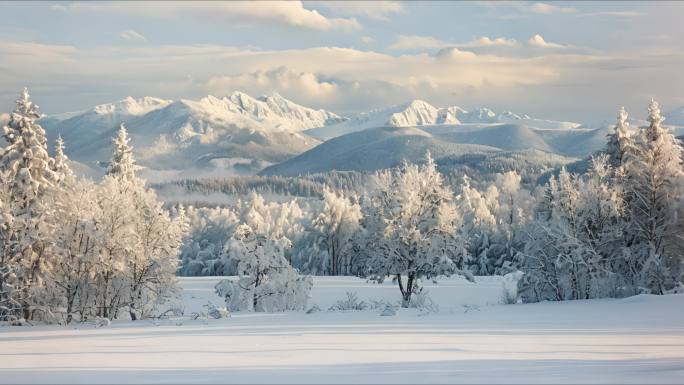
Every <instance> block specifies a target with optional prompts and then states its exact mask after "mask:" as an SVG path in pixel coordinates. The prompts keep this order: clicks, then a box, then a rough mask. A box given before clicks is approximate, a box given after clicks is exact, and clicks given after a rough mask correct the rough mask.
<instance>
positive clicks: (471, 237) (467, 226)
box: [456, 176, 496, 275]
mask: <svg viewBox="0 0 684 385" xmlns="http://www.w3.org/2000/svg"><path fill="white" fill-rule="evenodd" d="M461 186H462V187H461V193H460V194H459V196H458V198H457V200H456V201H457V210H458V212H459V214H460V215H461V216H462V226H461V227H460V228H459V229H458V231H459V233H460V235H461V236H462V239H467V240H468V246H467V247H468V254H469V255H468V258H467V260H468V261H472V262H474V269H473V270H474V271H475V272H476V273H477V274H480V275H490V274H493V273H494V266H493V263H492V261H490V258H491V256H490V254H491V253H490V247H491V243H490V241H491V238H492V237H493V236H494V234H495V232H496V217H495V216H494V213H493V211H494V209H495V207H493V205H494V204H495V203H496V202H495V201H492V200H491V199H488V198H489V197H487V196H486V195H485V194H483V193H481V192H480V191H479V190H478V189H476V188H474V187H472V186H471V185H470V181H469V178H468V177H467V176H466V177H464V178H463V183H462V185H461Z"/></svg>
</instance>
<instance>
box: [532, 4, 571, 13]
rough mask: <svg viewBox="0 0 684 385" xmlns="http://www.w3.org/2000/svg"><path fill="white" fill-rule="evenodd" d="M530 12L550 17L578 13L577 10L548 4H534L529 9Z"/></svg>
mask: <svg viewBox="0 0 684 385" xmlns="http://www.w3.org/2000/svg"><path fill="white" fill-rule="evenodd" d="M529 10H530V12H532V13H537V14H541V15H550V14H553V13H576V12H577V9H576V8H572V7H559V6H557V5H551V4H546V3H534V4H532V5H531V6H530V7H529Z"/></svg>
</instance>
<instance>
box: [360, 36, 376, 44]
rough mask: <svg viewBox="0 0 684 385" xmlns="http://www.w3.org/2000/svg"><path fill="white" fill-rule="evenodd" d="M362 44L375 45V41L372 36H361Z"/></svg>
mask: <svg viewBox="0 0 684 385" xmlns="http://www.w3.org/2000/svg"><path fill="white" fill-rule="evenodd" d="M361 42H362V43H363V44H373V43H375V39H373V38H372V37H370V36H361Z"/></svg>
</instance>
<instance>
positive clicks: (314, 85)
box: [207, 66, 338, 101]
mask: <svg viewBox="0 0 684 385" xmlns="http://www.w3.org/2000/svg"><path fill="white" fill-rule="evenodd" d="M207 89H208V91H209V92H210V93H215V94H219V95H222V94H227V93H230V92H231V91H233V90H249V91H250V92H251V93H261V94H265V93H270V92H272V91H278V92H281V93H283V94H286V95H288V96H289V97H292V98H295V99H296V100H301V101H310V100H312V99H315V98H323V99H328V98H330V97H332V96H334V95H335V93H337V92H338V87H337V85H336V84H335V83H333V82H331V81H325V80H322V79H320V77H319V75H317V74H314V73H311V72H298V71H294V70H291V69H289V68H288V67H285V66H282V67H279V68H276V69H273V70H268V71H264V70H257V71H254V72H250V73H244V74H238V75H224V76H214V77H211V78H210V79H209V80H208V81H207Z"/></svg>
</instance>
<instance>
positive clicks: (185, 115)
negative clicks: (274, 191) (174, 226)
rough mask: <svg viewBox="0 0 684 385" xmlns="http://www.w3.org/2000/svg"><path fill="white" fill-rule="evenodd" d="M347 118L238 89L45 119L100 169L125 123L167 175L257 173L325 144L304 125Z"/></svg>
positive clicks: (143, 158) (75, 154) (156, 170)
mask: <svg viewBox="0 0 684 385" xmlns="http://www.w3.org/2000/svg"><path fill="white" fill-rule="evenodd" d="M343 120H344V118H341V117H339V116H337V115H335V114H333V113H331V112H328V111H324V110H313V109H310V108H306V107H303V106H300V105H298V104H296V103H293V102H291V101H289V100H287V99H285V98H283V97H281V96H280V95H278V94H273V95H270V96H264V97H261V98H252V97H250V96H249V95H246V94H243V93H240V92H235V93H233V94H232V95H231V96H230V97H224V98H220V99H219V98H216V97H213V96H207V97H205V98H202V99H200V100H197V101H194V100H185V99H182V100H179V101H170V100H162V99H156V98H150V97H145V98H142V99H133V98H127V99H125V100H123V101H120V102H116V103H111V104H104V105H99V106H96V107H94V108H93V109H91V110H88V111H85V112H81V113H72V114H68V115H61V116H55V117H47V118H45V119H42V120H41V124H43V126H44V127H45V129H46V131H47V133H48V138H49V140H50V141H53V140H54V139H55V138H56V137H57V136H58V135H61V136H62V137H63V138H64V140H65V141H66V144H67V153H68V154H69V156H70V157H71V158H72V159H73V160H75V161H79V162H81V163H83V164H84V165H86V166H87V167H90V168H93V169H95V171H94V173H97V170H100V172H101V171H102V167H103V166H104V165H105V164H106V162H107V161H108V159H109V156H110V152H111V147H110V144H111V138H112V137H113V135H114V132H115V130H116V129H117V127H118V125H119V124H120V123H125V124H126V126H127V128H128V130H129V133H130V135H131V138H132V144H133V145H134V147H135V151H136V156H137V158H138V160H139V162H140V164H141V165H143V166H145V167H147V168H148V171H146V174H147V175H148V176H149V177H152V178H160V177H181V176H184V175H197V174H200V175H205V176H211V175H231V174H240V173H254V172H256V171H258V170H259V169H261V168H263V166H264V165H267V164H270V163H275V162H280V161H283V160H286V159H288V158H290V157H292V156H294V155H297V154H300V153H302V152H303V151H306V150H308V149H310V148H312V147H314V146H315V145H317V144H318V143H320V142H319V141H318V140H317V139H314V138H311V137H309V136H307V135H304V134H301V133H300V132H301V131H303V130H305V129H309V128H312V127H318V126H319V125H325V124H334V123H338V122H340V121H343Z"/></svg>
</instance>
